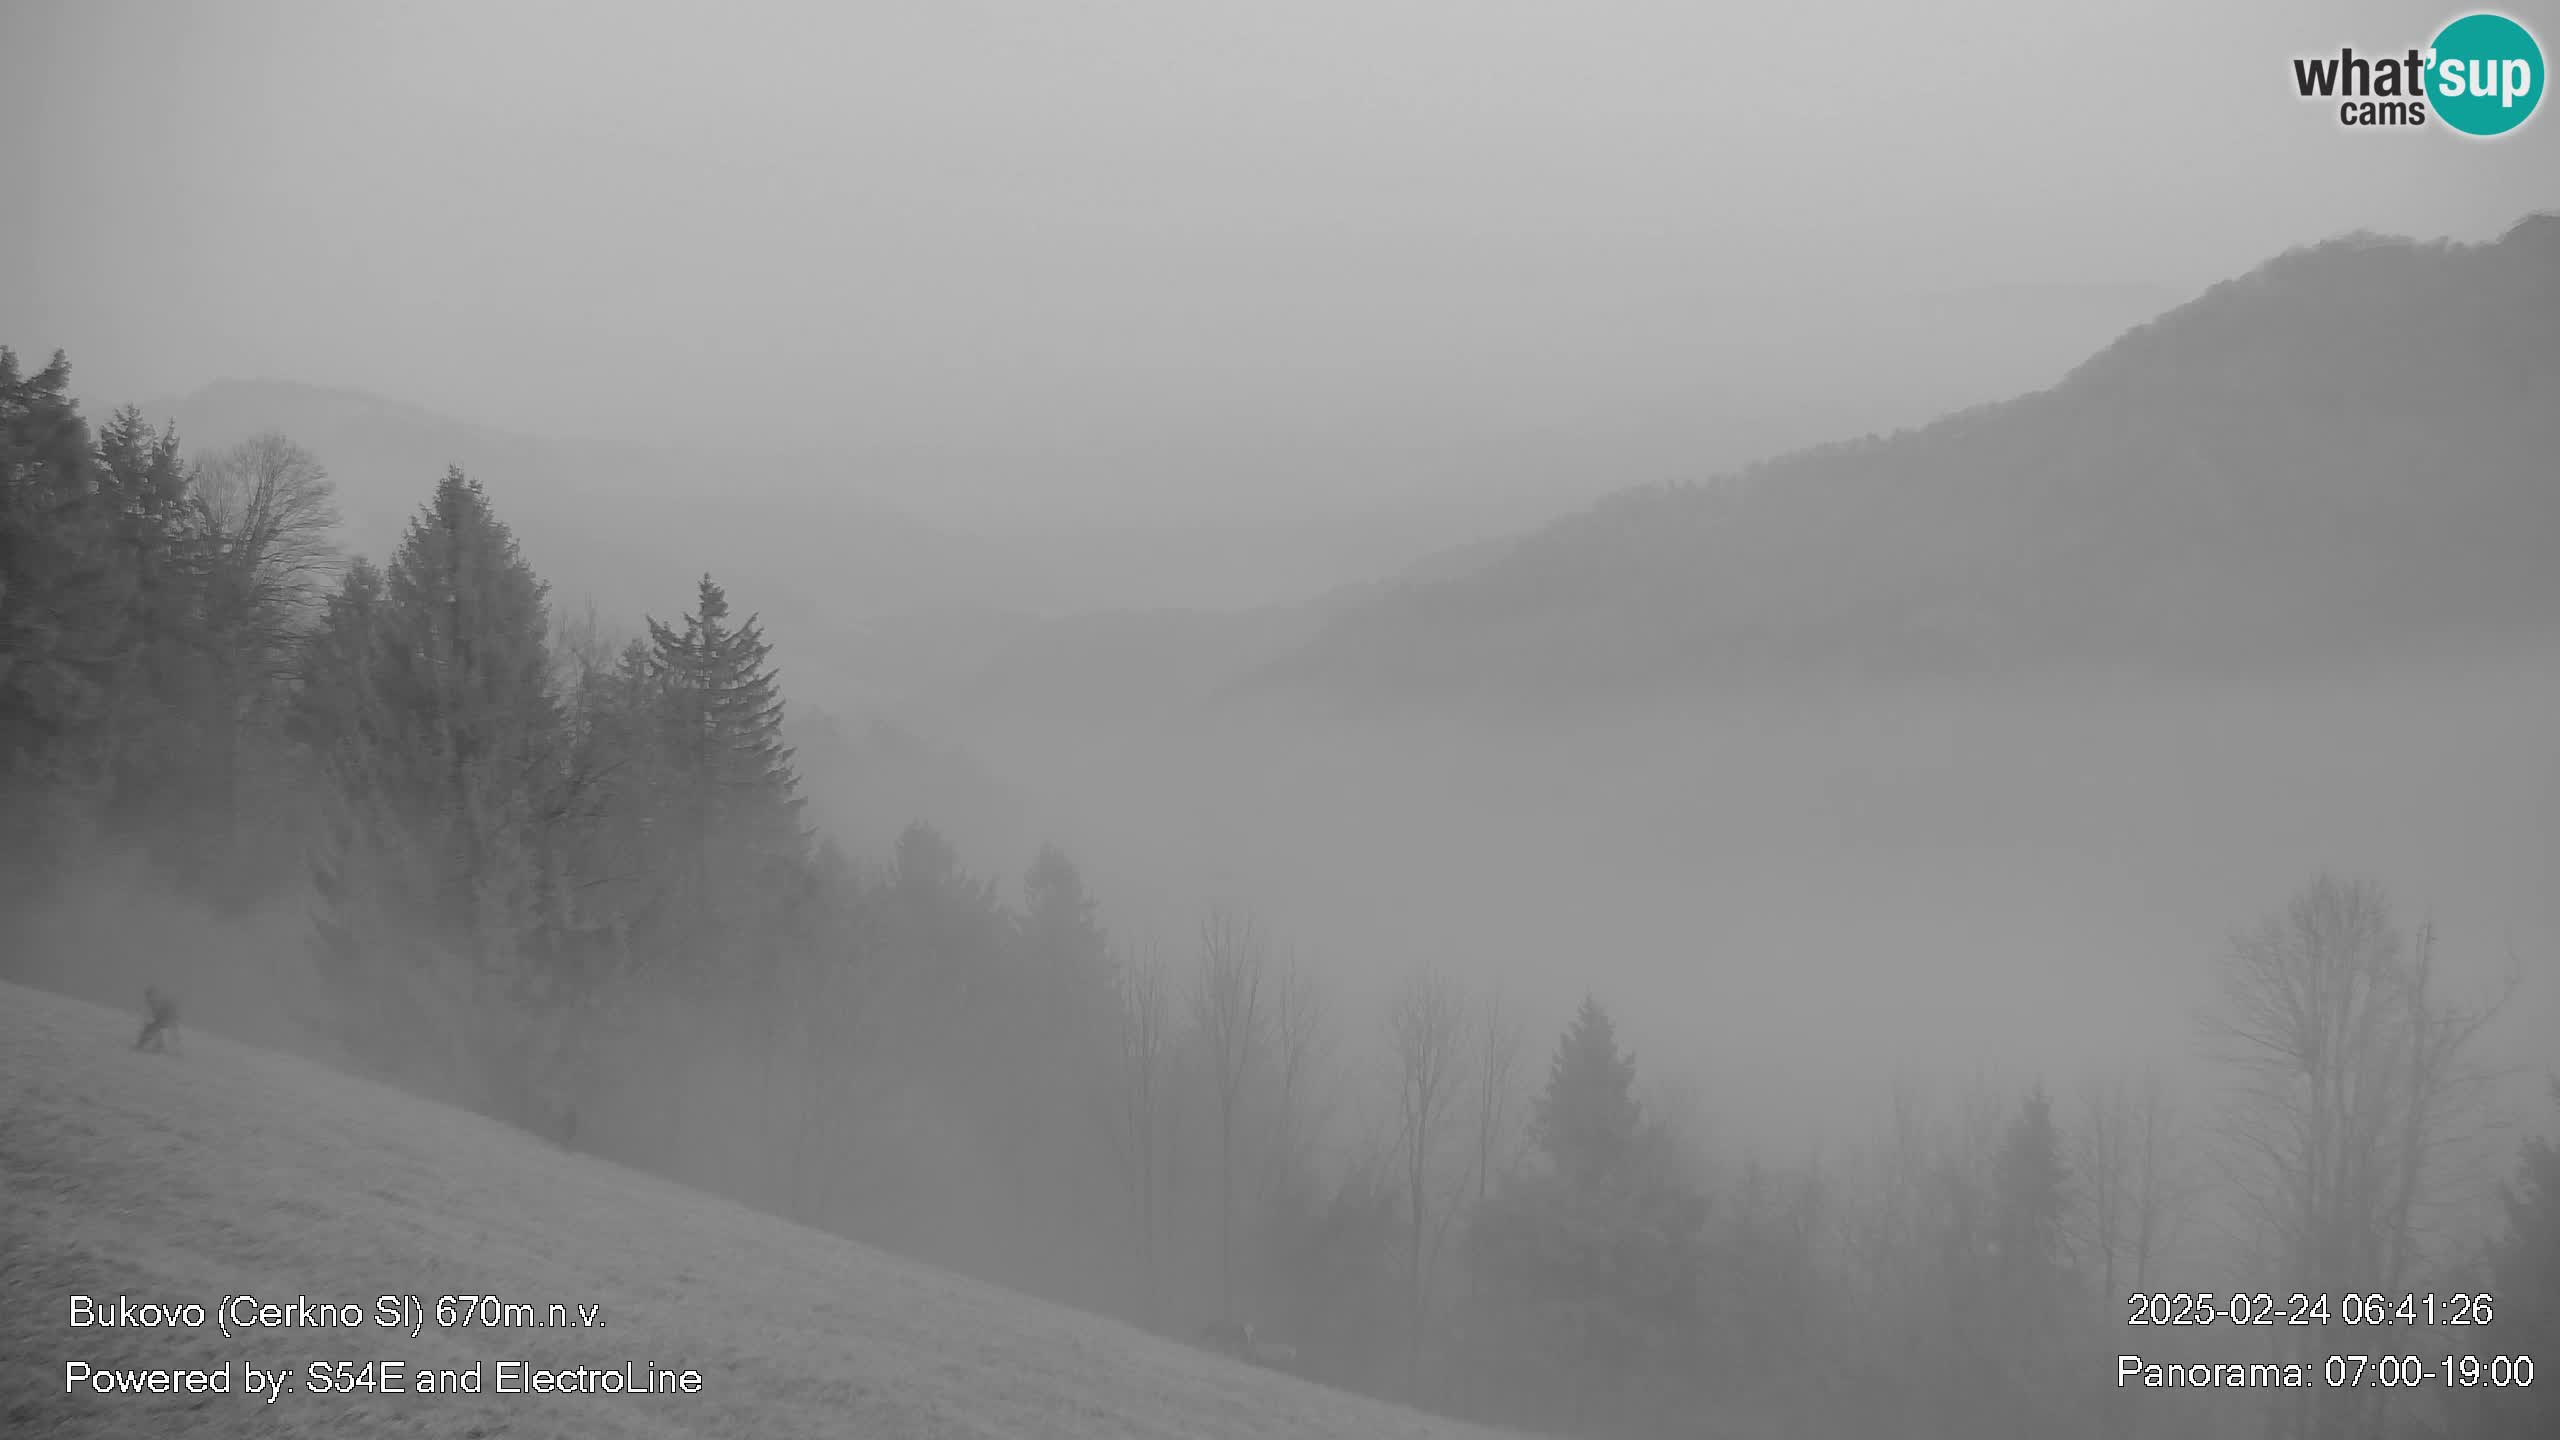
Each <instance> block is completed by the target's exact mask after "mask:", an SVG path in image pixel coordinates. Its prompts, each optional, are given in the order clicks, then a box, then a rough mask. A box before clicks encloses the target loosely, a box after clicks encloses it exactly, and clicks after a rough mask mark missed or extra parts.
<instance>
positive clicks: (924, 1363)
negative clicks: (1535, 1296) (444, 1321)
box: [0, 984, 1483, 1440]
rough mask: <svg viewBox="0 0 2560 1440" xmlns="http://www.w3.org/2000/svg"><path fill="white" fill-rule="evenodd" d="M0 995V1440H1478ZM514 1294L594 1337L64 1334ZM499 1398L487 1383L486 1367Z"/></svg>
mask: <svg viewBox="0 0 2560 1440" xmlns="http://www.w3.org/2000/svg"><path fill="white" fill-rule="evenodd" d="M132 1039H133V1022H132V1020H131V1019H129V1018H128V1017H127V1016H125V1015H122V1014H119V1013H116V1012H114V1011H110V1010H105V1009H101V1008H99V1007H96V1006H93V1005H90V1004H87V1003H84V1002H81V1001H77V1000H70V999H65V998H62V997H60V996H57V995H53V994H49V993H46V992H42V991H36V990H29V989H25V988H22V987H18V986H14V985H7V984H0V1432H5V1433H9V1434H13V1435H29V1436H34V1435H50V1434H64V1435H134V1434H170V1433H188V1434H235V1433H236V1434H244V1435H245V1434H260V1435H267V1434H287V1435H306V1434H307V1435H362V1434H376V1433H381V1434H418V1435H447V1436H463V1435H471V1436H480V1435H503V1434H542V1435H739V1436H743V1435H757V1436H764V1435H860V1436H884V1437H885V1436H936V1437H940V1436H955V1437H956V1436H976V1435H991V1436H992V1435H1004V1436H1015V1435H1021V1436H1035V1435H1036V1436H1059V1437H1071V1436H1088V1435H1090V1436H1164V1437H1168V1440H1171V1437H1180V1440H1214V1437H1220V1436H1246V1435H1253V1436H1268V1435H1311V1436H1330V1435H1339V1436H1361V1437H1376V1440H1385V1437H1393V1436H1416V1437H1420V1436H1453V1437H1454V1436H1460V1435H1465V1434H1474V1433H1483V1432H1473V1431H1468V1430H1466V1429H1465V1428H1464V1427H1461V1426H1456V1425H1451V1424H1447V1423H1444V1422H1439V1421H1434V1420H1430V1419H1427V1418H1425V1417H1422V1416H1419V1415H1416V1414H1413V1413H1411V1412H1408V1411H1404V1410H1400V1409H1397V1408H1395V1407H1392V1406H1388V1405H1383V1404H1379V1403H1376V1402H1373V1401H1367V1400H1362V1399H1358V1398H1354V1397H1351V1396H1346V1395H1341V1394H1337V1393H1335V1392H1333V1391H1330V1390H1326V1389H1323V1388H1320V1387H1317V1386H1313V1385H1309V1384H1305V1383H1302V1382H1300V1381H1297V1380H1293V1379H1291V1378H1289V1377H1286V1376H1282V1375H1278V1374H1273V1373H1270V1372H1267V1371H1262V1370H1256V1369H1253V1368H1251V1367H1249V1366H1245V1365H1242V1364H1238V1363H1234V1362H1230V1361H1227V1360H1224V1359H1221V1358H1219V1357H1216V1356H1212V1355H1209V1354H1205V1353H1201V1352H1197V1351H1194V1350H1191V1349H1189V1348H1188V1347H1185V1346H1182V1345H1179V1344H1175V1343H1172V1342H1169V1341H1165V1340H1161V1339H1158V1338H1156V1337H1154V1336H1150V1335H1146V1334H1143V1333H1141V1332H1139V1331H1136V1330H1133V1329H1130V1328H1128V1327H1125V1326H1122V1325H1119V1324H1116V1323H1113V1322H1111V1321H1108V1320H1103V1319H1099V1318H1097V1317H1094V1316H1090V1315H1085V1314H1082V1313H1079V1312H1076V1311H1071V1310H1066V1309H1062V1308H1059V1307H1056V1306H1051V1305H1046V1304H1042V1303H1040V1302H1037V1301H1032V1300H1028V1299H1025V1298H1022V1297H1020V1296H1016V1295H1013V1294H1011V1293H1008V1292H1005V1291H1002V1290H998V1289H995V1288H992V1287H988V1286H982V1285H977V1284H973V1283H970V1282H967V1281H963V1280H960V1279H957V1278H954V1277H951V1276H948V1275H944V1274H942V1273H939V1272H936V1271H932V1270H929V1269H926V1268H924V1267H922V1266H918V1265H912V1264H908V1263H905V1262H903V1261H900V1260H896V1259H893V1258H891V1257H888V1256H885V1255H882V1254H880V1253H879V1252H877V1251H873V1250H869V1249H866V1248H864V1247H862V1246H859V1245H855V1244H853V1243H851V1242H848V1241H844V1240H840V1239H836V1238H834V1237H832V1236H827V1235H822V1234H818V1233H816V1232H813V1231H810V1230H806V1229H803V1228H801V1227H799V1226H795V1225H791V1224H788V1223H785V1222H783V1221H780V1220H776V1219H773V1218H771V1217H768V1216H765V1215H761V1214H758V1213H756V1212H754V1211H751V1210H747V1209H745V1208H743V1207H741V1206H738V1205H734V1204H731V1203H728V1202H726V1201H722V1200H717V1199H712V1198H709V1197H707V1196H704V1195H702V1194H699V1193H697V1192H694V1191H690V1190H687V1189H684V1188H683V1187H680V1186H677V1185H675V1184H672V1183H669V1182H667V1181H663V1180H659V1179H655V1178H653V1177H650V1176H646V1175H641V1174H638V1173H636V1172H633V1171H630V1170H626V1169H623V1168H621V1167H619V1166H615V1165H611V1164H608V1163H605V1162H602V1161H599V1160H595V1159H592V1158H589V1157H586V1156H581V1155H574V1154H569V1153H566V1152H563V1151H560V1150H557V1149H554V1148H552V1147H551V1146H549V1145H547V1144H545V1143H544V1142H542V1141H540V1140H537V1139H534V1138H533V1137H530V1136H527V1135H524V1134H521V1133H518V1132H517V1131H514V1130H512V1129H509V1128H507V1127H504V1126H501V1125H498V1124H495V1123H493V1122H491V1121H488V1120H484V1119H482V1118H480V1117H478V1116H474V1115H470V1114H466V1113H463V1112H460V1111H456V1110H452V1109H449V1108H446V1107H443V1106H439V1105H434V1104H429V1103H426V1102H424V1101H420V1100H417V1099H414V1098H411V1097H409V1096H407V1095H403V1094H400V1093H398V1092H395V1091H392V1090H388V1089H385V1088H383V1087H381V1086H377V1085H373V1084H369V1083H367V1082H364V1081H361V1080H356V1079H352V1078H349V1077H347V1076H345V1075H342V1074H339V1073H337V1072H335V1071H332V1070H329V1069H327V1068H324V1067H322V1066H319V1065H316V1064H313V1063H310V1062H308V1061H305V1060H301V1059H296V1058H292V1057H288V1056H283V1055H278V1054H274V1053H271V1052H267V1051H262V1050H256V1049H252V1048H249V1047H246V1046H243V1045H239V1044H235V1043H232V1042H230V1041H227V1040H224V1039H222V1038H220V1037H217V1036H212V1035H206V1034H201V1033H189V1034H186V1035H184V1036H183V1037H182V1038H181V1040H180V1042H179V1053H175V1054H169V1055H160V1054H144V1053H140V1052H137V1051H135V1050H134V1049H132V1048H131V1042H132ZM487 1291H494V1292H497V1293H499V1294H500V1295H502V1296H503V1297H505V1298H507V1299H509V1300H515V1301H528V1302H536V1303H538V1304H541V1305H544V1306H547V1305H548V1304H549V1303H550V1302H553V1301H559V1302H562V1303H565V1304H569V1305H571V1306H573V1307H574V1306H575V1305H578V1304H581V1303H593V1304H599V1305H601V1306H602V1307H603V1316H604V1320H605V1328H603V1329H600V1330H575V1329H572V1330H557V1329H551V1330H541V1329H537V1330H485V1329H458V1330H451V1331H439V1330H438V1329H436V1327H435V1326H434V1325H433V1323H432V1322H430V1323H429V1325H428V1327H427V1328H426V1329H425V1331H424V1332H423V1333H421V1334H420V1335H418V1336H417V1337H416V1338H414V1339H413V1338H411V1337H410V1336H409V1335H408V1334H407V1333H406V1332H398V1331H387V1330H380V1329H373V1328H366V1329H362V1330H352V1331H350V1330H263V1331H251V1332H246V1333H244V1334H242V1335H241V1337H240V1338H237V1339H227V1338H225V1337H224V1336H223V1335H222V1334H221V1333H220V1332H219V1331H218V1330H214V1329H211V1328H207V1329H206V1330H204V1331H202V1332H193V1331H176V1332H172V1331H165V1330H163V1331H140V1330H112V1329H106V1330H101V1329H82V1330H76V1331H75V1330H73V1329H71V1328H70V1327H69V1324H68V1321H69V1317H70V1296H71V1295H72V1294H74V1293H83V1294H89V1295H93V1296H100V1297H104V1298H105V1299H106V1300H108V1301H109V1302H110V1303H112V1301H113V1298H114V1297H115V1296H116V1295H118V1294H119V1293H121V1294H124V1295H127V1296H129V1297H131V1298H132V1299H133V1300H134V1301H135V1302H137V1303H139V1302H142V1301H145V1300H157V1301H163V1302H168V1303H179V1302H185V1301H195V1302H199V1303H202V1304H203V1305H205V1306H206V1307H207V1308H208V1309H211V1308H213V1307H214V1306H215V1305H216V1303H217V1302H218V1301H220V1300H221V1298H222V1297H223V1296H224V1295H226V1294H230V1293H236V1292H251V1293H255V1294H257V1295H258V1296H260V1297H261V1298H263V1299H270V1300H278V1301H283V1302H285V1303H291V1302H292V1301H293V1299H294V1297H296V1296H298V1295H307V1296H309V1297H310V1298H311V1299H312V1300H314V1301H315V1302H316V1301H329V1302H333V1303H334V1302H342V1301H355V1302H359V1303H361V1304H363V1305H365V1306H366V1307H367V1311H368V1317H369V1315H370V1308H371V1304H372V1301H373V1298H374V1297H375V1296H376V1295H379V1294H382V1293H385V1292H414V1293H416V1294H418V1295H419V1296H421V1297H423V1298H424V1299H425V1301H426V1303H427V1304H428V1305H430V1306H432V1305H433V1304H434V1300H435V1297H436V1296H438V1295H441V1294H446V1293H457V1292H487ZM504 1358H521V1359H525V1360H528V1361H532V1362H534V1363H536V1364H542V1365H555V1366H556V1365H599V1366H619V1365H620V1364H622V1363H623V1362H625V1361H630V1362H634V1363H637V1364H643V1365H646V1364H657V1365H661V1366H665V1367H668V1368H670V1369H684V1368H687V1367H690V1368H694V1369H698V1370H700V1371H701V1372H702V1374H703V1376H704V1380H705V1384H704V1387H703V1390H702V1392H701V1393H700V1394H698V1395H692V1396H686V1395H643V1396H613V1395H593V1396H529V1395H508V1396H499V1395H485V1394H484V1395H478V1396H470V1395H407V1396H384V1395H378V1394H377V1395H356V1396H348V1395H343V1394H340V1395H327V1396H323V1395H317V1394H312V1393H309V1392H308V1391H307V1390H305V1389H303V1388H302V1387H301V1384H300V1381H301V1378H302V1375H303V1367H305V1366H307V1365H308V1364H310V1363H311V1362H313V1361H317V1360H331V1361H334V1360H341V1359H343V1360H351V1361H356V1362H363V1361H366V1360H389V1359H397V1360H402V1361H406V1362H408V1363H409V1364H410V1365H411V1366H412V1367H425V1366H440V1367H444V1366H451V1367H460V1366H468V1365H470V1364H472V1363H473V1362H475V1361H481V1360H487V1361H493V1362H494V1361H496V1360H499V1359H504ZM74 1359H80V1360H86V1361H88V1362H90V1363H91V1364H93V1365H96V1366H99V1367H102V1368H103V1367H108V1366H204V1367H211V1366H218V1365H221V1364H223V1363H225V1362H229V1363H230V1364H232V1365H233V1366H234V1367H235V1371H236V1369H237V1367H238V1366H240V1365H242V1364H255V1365H258V1366H260V1367H263V1368H266V1369H270V1370H273V1369H277V1368H284V1367H290V1368H291V1369H292V1371H293V1373H294V1376H295V1382H296V1383H295V1386H294V1388H293V1389H292V1390H290V1391H288V1393H286V1394H285V1395H284V1396H283V1398H282V1399H281V1400H280V1401H278V1402H276V1403H274V1404H271V1405H270V1404H263V1403H261V1402H260V1401H259V1400H256V1399H251V1398H248V1397H246V1396H244V1395H243V1394H241V1393H239V1388H238V1381H237V1378H236V1374H235V1379H234V1392H233V1393H232V1394H229V1395H218V1396H205V1397H164V1396H127V1395H112V1396H102V1395H97V1394H92V1393H80V1394H72V1395H66V1394H65V1393H64V1366H65V1363H66V1362H67V1361H70V1360H74ZM491 1373H493V1374H494V1367H492V1372H491Z"/></svg>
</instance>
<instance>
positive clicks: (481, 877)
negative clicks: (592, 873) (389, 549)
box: [297, 469, 562, 1081]
mask: <svg viewBox="0 0 2560 1440" xmlns="http://www.w3.org/2000/svg"><path fill="white" fill-rule="evenodd" d="M547 627H548V614H547V609H546V605H545V598H544V587H543V584H542V582H541V581H540V580H539V579H537V578H536V577H535V576H534V573H533V570H532V568H531V567H530V566H529V565H527V564H526V563H525V561H524V559H523V557H522V556H521V555H520V554H519V553H518V551H517V548H516V542H515V539H514V536H513V535H512V534H511V533H510V532H509V531H508V529H507V527H506V525H505V524H504V523H502V522H501V521H500V520H499V519H498V518H497V516H496V514H495V513H494V512H493V511H492V509H491V508H490V506H489V502H488V497H487V495H486V494H485V493H484V492H483V491H482V490H481V488H480V486H479V484H478V483H477V482H475V481H472V480H469V479H467V478H466V477H464V475H463V474H462V472H461V471H460V470H458V469H455V470H449V471H448V472H447V473H446V475H445V478H444V480H443V481H442V482H441V483H439V484H438V486H437V487H436V491H435V495H434V497H433V498H432V499H431V500H430V501H429V502H428V503H427V505H426V506H425V507H423V508H422V509H421V510H420V512H419V513H418V515H417V516H416V518H414V519H413V520H411V522H410V524H409V527H408V530H407V532H406V534H405V535H404V536H403V537H402V540H401V544H400V547H399V549H398V551H397V552H396V553H395V554H394V555H393V557H392V561H391V564H390V565H389V566H388V567H386V568H385V569H384V570H383V571H382V572H381V574H380V576H379V580H378V581H377V580H376V578H375V576H374V574H373V572H372V571H371V569H370V567H359V568H357V569H356V570H354V571H351V572H350V573H349V575H348V576H347V578H346V580H345V581H344V582H343V583H342V584H341V586H340V589H339V591H338V593H337V594H336V596H334V597H333V598H332V599H331V600H330V602H329V603H328V606H327V607H326V610H325V612H324V614H323V617H322V621H321V624H320V626H319V629H318V631H317V633H316V634H315V635H314V636H313V637H312V640H311V642H310V644H309V646H308V648H307V650H306V657H305V671H306V686H305V690H304V693H303V695H302V697H301V702H300V705H299V707H298V714H297V720H298V722H299V724H300V727H301V729H302V731H303V733H304V734H305V737H306V739H307V740H308V741H309V743H311V744H312V746H313V747H314V749H315V751H316V752H317V754H318V756H319V758H320V760H321V762H322V765H323V767H324V770H325V772H326V774H327V775H328V777H329V779H330V781H331V790H332V792H333V798H334V801H335V813H334V815H333V817H332V823H331V825H330V834H329V842H330V843H329V844H328V846H327V847H326V850H325V852H324V854H323V856H322V857H321V860H320V863H319V866H318V875H317V877H316V878H317V879H318V880H319V882H320V889H321V894H322V899H323V914H322V916H321V924H320V958H321V960H322V961H323V962H324V964H325V965H326V966H327V967H328V968H329V969H330V970H331V971H332V972H333V973H335V974H337V975H338V976H339V977H340V978H342V979H344V980H346V981H347V982H348V983H349V984H350V985H351V986H353V987H354V988H355V990H356V991H358V992H360V993H366V994H377V995H378V994H381V993H383V991H382V989H381V987H382V986H383V985H384V984H385V983H394V982H397V981H400V980H407V981H410V982H412V984H413V991H412V993H411V995H410V997H409V999H410V1000H411V1001H416V1000H417V999H418V996H417V995H416V994H415V993H414V985H415V984H417V983H423V984H424V986H425V988H426V990H427V991H428V992H429V993H430V995H431V997H432V999H433V1000H434V1001H435V1002H437V1003H439V1004H443V1005H448V1006H450V1007H452V1009H451V1016H452V1018H451V1022H450V1023H453V1024H457V1025H460V1026H462V1027H464V1029H465V1034H466V1036H467V1037H468V1040H467V1046H468V1048H467V1049H466V1051H465V1053H466V1054H467V1055H471V1057H472V1058H471V1059H470V1060H469V1061H467V1062H466V1063H470V1064H473V1065H475V1066H477V1067H479V1068H478V1073H477V1074H476V1075H474V1076H472V1077H470V1078H473V1079H477V1080H482V1081H486V1080H489V1079H490V1078H492V1075H493V1072H492V1070H491V1069H490V1068H489V1065H490V1062H491V1060H492V1057H491V1055H490V1054H488V1053H487V1051H488V1049H489V1047H491V1046H497V1047H498V1048H499V1049H500V1050H501V1051H503V1050H504V1048H505V1042H504V1040H503V1039H501V1038H500V1037H498V1036H497V1035H496V1034H495V1033H494V1032H491V1031H487V1030H484V1029H483V1028H482V1027H484V1026H486V1025H489V1024H491V1023H493V1020H494V1016H495V1015H496V1013H497V1008H498V1007H501V1006H502V1005H503V1004H504V1002H510V1001H513V1002H521V1001H525V1000H527V999H536V998H539V996H538V994H537V993H533V992H539V991H540V990H541V988H542V985H543V982H544V981H545V980H547V978H548V976H547V973H546V971H545V969H544V968H543V963H542V962H543V960H544V958H545V957H546V955H547V954H548V953H549V952H550V950H551V948H552V947H551V944H550V941H551V939H552V938H553V934H554V931H555V929H556V922H557V919H558V913H557V912H558V905H559V902H560V900H561V899H562V896H561V895H560V892H559V887H558V885H557V883H556V881H557V873H556V868H555V867H554V866H553V865H552V864H551V863H550V858H551V857H550V856H549V855H548V853H547V849H548V844H547V842H548V840H549V836H548V835H547V834H546V833H545V829H544V825H543V822H544V820H545V819H546V817H547V807H548V801H549V798H550V796H551V795H552V793H553V788H554V779H555V769H556V760H557V749H556V746H557V740H558V726H559V716H558V710H557V706H556V704H555V701H554V697H553V695H552V693H551V690H550V654H549V648H548V643H547V638H546V637H547ZM391 1018H392V1019H393V1020H394V1021H395V1022H396V1021H397V1019H398V1017H397V1016H396V1015H395V1016H393V1017H391ZM447 1038H448V1039H450V1037H447ZM365 1039H366V1040H367V1041H379V1040H381V1039H383V1037H382V1036H381V1035H379V1034H378V1033H372V1034H368V1035H367V1036H366V1037H365ZM436 1078H439V1079H448V1080H449V1079H453V1078H458V1077H451V1076H442V1077H436Z"/></svg>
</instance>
